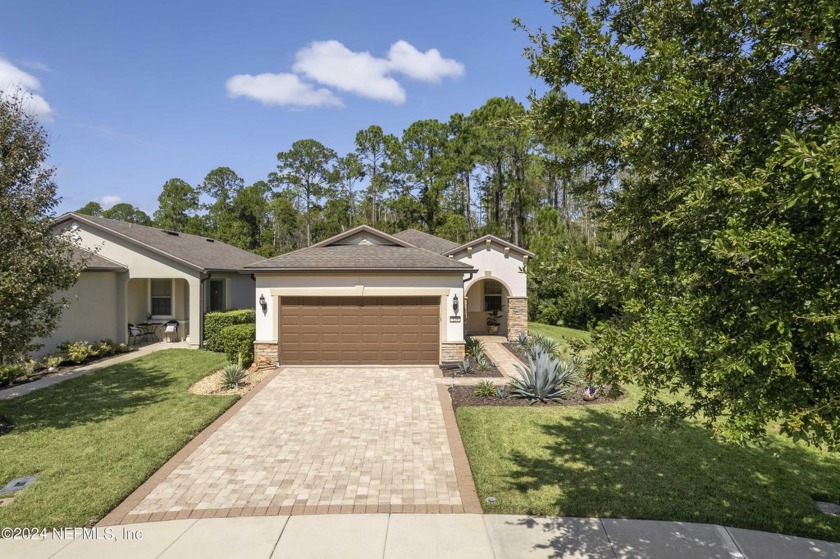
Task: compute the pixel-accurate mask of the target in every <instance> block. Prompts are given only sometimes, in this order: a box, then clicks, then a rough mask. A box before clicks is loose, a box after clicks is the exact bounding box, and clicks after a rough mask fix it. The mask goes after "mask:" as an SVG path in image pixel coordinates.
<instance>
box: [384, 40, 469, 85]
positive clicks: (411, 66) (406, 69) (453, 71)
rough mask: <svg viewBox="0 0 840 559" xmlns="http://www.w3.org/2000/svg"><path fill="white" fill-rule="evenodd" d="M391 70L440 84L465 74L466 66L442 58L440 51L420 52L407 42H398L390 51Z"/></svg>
mask: <svg viewBox="0 0 840 559" xmlns="http://www.w3.org/2000/svg"><path fill="white" fill-rule="evenodd" d="M388 62H389V65H388V66H389V68H390V69H391V70H393V71H395V72H400V73H401V74H405V75H406V76H408V77H411V78H414V79H416V80H421V81H424V82H431V83H439V82H440V81H441V80H442V79H443V78H457V77H460V76H462V75H463V74H464V65H463V64H461V63H460V62H458V61H457V60H453V59H451V58H444V57H443V56H441V54H440V51H439V50H438V49H429V50H427V51H426V52H420V51H419V50H417V49H416V48H415V47H414V46H413V45H412V44H410V43H408V42H407V41H397V42H396V43H394V44H393V45H391V48H390V49H389V50H388Z"/></svg>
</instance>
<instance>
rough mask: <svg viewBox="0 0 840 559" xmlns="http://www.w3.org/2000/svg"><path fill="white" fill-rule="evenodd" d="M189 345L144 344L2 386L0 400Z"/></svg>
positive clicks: (176, 343)
mask: <svg viewBox="0 0 840 559" xmlns="http://www.w3.org/2000/svg"><path fill="white" fill-rule="evenodd" d="M189 347H190V346H189V344H188V343H186V342H173V343H167V342H157V343H154V344H149V345H146V346H140V347H139V348H138V349H133V350H132V351H131V352H130V353H122V354H120V355H115V356H113V357H109V358H108V359H103V360H102V361H97V362H96V363H92V364H90V365H85V366H83V367H78V368H76V369H73V370H72V371H66V372H60V373H56V374H54V375H50V376H46V377H44V378H41V379H38V380H34V381H32V382H27V383H26V384H19V385H17V386H12V387H11V388H4V389H3V390H0V400H10V399H12V398H17V397H19V396H25V395H26V394H29V393H30V392H34V391H36V390H40V389H42V388H46V387H48V386H52V385H54V384H58V383H60V382H64V381H67V380H70V379H74V378H77V377H80V376H83V375H87V374H89V373H93V372H95V371H98V370H100V369H104V368H105V367H110V366H111V365H116V364H117V363H125V362H126V361H133V360H134V359H137V358H139V357H143V356H144V355H149V354H152V353H155V352H157V351H163V350H164V349H175V348H181V349H188V348H189Z"/></svg>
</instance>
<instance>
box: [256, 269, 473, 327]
mask: <svg viewBox="0 0 840 559" xmlns="http://www.w3.org/2000/svg"><path fill="white" fill-rule="evenodd" d="M261 295H262V296H264V297H265V300H266V302H267V304H268V309H267V310H266V312H265V313H263V311H262V309H261V308H260V305H259V299H260V296H261ZM281 295H289V296H292V295H297V296H359V295H362V296H364V295H370V296H384V295H387V296H396V295H440V296H441V308H440V319H441V323H440V324H441V328H440V331H441V343H445V342H450V343H453V342H454V343H457V342H461V343H463V341H464V330H463V322H454V323H453V322H449V316H450V315H452V303H453V300H454V297H455V296H456V295H457V296H458V300H459V301H460V302H461V303H460V304H461V308H460V309H459V313H458V316H461V317H463V300H464V290H463V276H462V275H461V274H379V275H358V274H283V275H281V274H277V275H271V274H257V276H256V290H255V291H254V292H253V299H252V304H253V305H254V308H256V310H257V343H269V342H273V343H276V342H277V324H278V322H279V317H278V315H277V309H278V305H279V297H280V296H281ZM461 320H462V321H463V318H461Z"/></svg>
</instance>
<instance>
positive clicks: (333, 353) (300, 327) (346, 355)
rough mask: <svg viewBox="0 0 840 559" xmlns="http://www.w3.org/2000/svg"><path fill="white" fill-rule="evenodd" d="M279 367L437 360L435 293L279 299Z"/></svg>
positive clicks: (437, 315) (413, 362)
mask: <svg viewBox="0 0 840 559" xmlns="http://www.w3.org/2000/svg"><path fill="white" fill-rule="evenodd" d="M280 305H281V308H280V363H281V364H284V365H352V364H364V365H372V364H401V363H402V364H436V363H438V361H439V359H438V351H439V347H440V342H439V340H440V335H439V322H440V321H439V318H438V317H439V308H440V298H439V297H282V298H281V301H280Z"/></svg>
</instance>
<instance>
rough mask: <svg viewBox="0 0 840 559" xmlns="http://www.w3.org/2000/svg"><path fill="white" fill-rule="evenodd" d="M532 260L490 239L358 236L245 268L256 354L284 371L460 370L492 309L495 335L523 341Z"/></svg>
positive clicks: (358, 232)
mask: <svg viewBox="0 0 840 559" xmlns="http://www.w3.org/2000/svg"><path fill="white" fill-rule="evenodd" d="M533 256H534V255H533V254H532V253H530V252H528V251H526V250H524V249H522V248H519V247H517V246H515V245H512V244H510V243H508V242H506V241H503V240H501V239H499V238H497V237H494V236H491V235H487V236H485V237H481V238H480V239H476V240H474V241H471V242H469V243H466V244H462V245H459V244H457V243H453V242H451V241H447V240H446V239H441V238H439V237H435V236H433V235H429V234H426V233H422V232H420V231H417V230H413V229H409V230H406V231H402V232H400V233H397V234H395V235H388V234H387V233H383V232H382V231H378V230H376V229H374V228H372V227H368V226H364V225H363V226H360V227H356V228H354V229H351V230H349V231H346V232H344V233H342V234H340V235H336V236H335V237H332V238H330V239H327V240H325V241H322V242H320V243H318V244H315V245H312V246H311V247H308V248H304V249H301V250H297V251H294V252H290V253H287V254H283V255H280V256H277V257H274V258H270V259H267V260H263V261H261V262H256V263H254V264H251V265H249V266H246V267H244V268H243V270H242V272H243V273H245V274H253V275H254V277H255V278H256V282H257V283H256V285H257V292H256V298H257V339H256V342H255V353H256V355H258V356H260V357H266V358H269V359H271V360H272V361H274V362H279V363H280V364H281V365H314V364H343V365H347V364H438V363H443V362H454V361H460V360H462V359H463V357H464V342H465V340H464V337H465V335H469V334H486V333H487V315H488V312H489V311H491V310H493V309H499V310H501V313H502V316H503V319H502V324H501V327H500V331H499V334H501V335H505V336H507V338H508V339H510V340H515V339H516V338H517V336H518V335H519V333H520V332H527V330H528V295H527V280H526V276H525V267H526V264H527V261H528V258H529V257H531V258H532V257H533Z"/></svg>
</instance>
